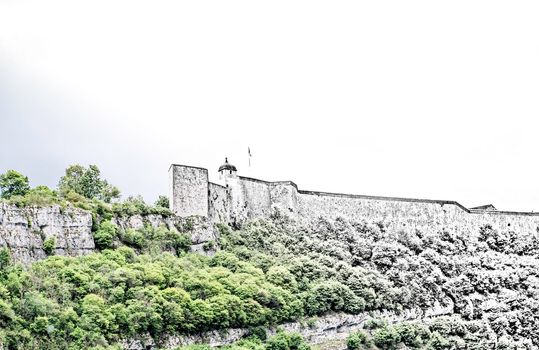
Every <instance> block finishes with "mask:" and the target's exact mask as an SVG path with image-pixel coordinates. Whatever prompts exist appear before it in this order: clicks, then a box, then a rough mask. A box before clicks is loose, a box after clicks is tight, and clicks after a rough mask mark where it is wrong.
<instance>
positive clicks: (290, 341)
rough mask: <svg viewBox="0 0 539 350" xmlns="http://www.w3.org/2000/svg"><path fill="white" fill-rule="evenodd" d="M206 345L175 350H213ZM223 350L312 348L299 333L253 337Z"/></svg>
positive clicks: (295, 349)
mask: <svg viewBox="0 0 539 350" xmlns="http://www.w3.org/2000/svg"><path fill="white" fill-rule="evenodd" d="M211 349H212V348H211V347H210V346H209V345H206V344H197V345H190V346H184V347H179V348H176V349H174V350H211ZM220 349H222V350H310V346H309V345H308V344H307V343H306V342H305V340H304V339H303V338H302V337H301V336H300V335H299V334H298V333H288V332H282V331H280V332H277V334H276V335H274V336H272V337H269V338H266V333H265V332H264V333H263V336H256V335H251V336H248V337H246V338H243V339H241V340H239V341H237V342H235V343H233V344H230V345H225V346H222V347H220Z"/></svg>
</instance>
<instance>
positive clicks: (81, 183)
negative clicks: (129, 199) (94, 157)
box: [58, 164, 120, 203]
mask: <svg viewBox="0 0 539 350" xmlns="http://www.w3.org/2000/svg"><path fill="white" fill-rule="evenodd" d="M58 190H59V191H60V192H61V193H68V192H75V193H77V194H80V195H81V196H84V197H86V198H88V199H94V198H95V199H100V200H102V201H104V202H106V203H110V201H111V200H112V199H116V198H119V197H120V190H119V189H118V188H117V187H115V186H112V185H110V184H109V183H108V182H107V180H104V179H101V171H100V170H99V168H98V167H97V166H95V165H90V166H89V167H88V168H86V167H84V166H82V165H79V164H74V165H71V166H69V167H68V168H67V169H66V171H65V175H64V176H62V178H61V179H60V182H59V183H58Z"/></svg>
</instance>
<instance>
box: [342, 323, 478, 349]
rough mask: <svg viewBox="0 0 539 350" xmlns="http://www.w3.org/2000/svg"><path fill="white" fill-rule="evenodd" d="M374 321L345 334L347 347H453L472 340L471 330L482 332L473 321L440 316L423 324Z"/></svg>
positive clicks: (459, 346) (472, 331)
mask: <svg viewBox="0 0 539 350" xmlns="http://www.w3.org/2000/svg"><path fill="white" fill-rule="evenodd" d="M371 320H372V319H371ZM374 321H375V322H371V323H369V324H368V325H367V324H364V325H363V328H364V329H363V330H359V331H356V332H353V333H351V334H350V335H349V336H348V338H347V339H346V345H347V349H348V350H367V349H382V350H394V349H400V348H406V349H424V350H439V349H455V348H462V345H463V344H466V342H465V340H464V339H463V338H466V337H469V338H470V339H473V335H472V334H473V333H479V334H481V335H484V333H483V332H484V330H482V329H481V327H478V325H477V324H475V323H474V322H463V321H461V320H459V319H452V318H444V317H440V318H437V319H433V320H430V321H427V322H426V324H420V323H415V322H402V323H397V324H394V325H388V324H387V323H385V322H383V321H381V320H374ZM373 327H374V328H373ZM479 348H481V345H479V347H478V349H479Z"/></svg>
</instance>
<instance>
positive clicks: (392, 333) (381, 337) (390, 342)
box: [373, 326, 401, 350]
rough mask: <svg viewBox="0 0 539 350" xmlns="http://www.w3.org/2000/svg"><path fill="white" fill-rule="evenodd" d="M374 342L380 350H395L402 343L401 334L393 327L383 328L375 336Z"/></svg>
mask: <svg viewBox="0 0 539 350" xmlns="http://www.w3.org/2000/svg"><path fill="white" fill-rule="evenodd" d="M373 341H374V344H376V346H378V347H379V348H380V349H387V350H393V349H395V348H396V347H397V343H399V342H400V341H401V338H400V335H399V333H398V332H397V331H396V330H395V328H393V327H388V326H385V327H382V328H380V329H377V330H376V331H375V332H374V334H373Z"/></svg>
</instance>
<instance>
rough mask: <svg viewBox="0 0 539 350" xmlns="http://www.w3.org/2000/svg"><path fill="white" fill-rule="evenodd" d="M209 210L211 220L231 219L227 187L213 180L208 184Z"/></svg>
mask: <svg viewBox="0 0 539 350" xmlns="http://www.w3.org/2000/svg"><path fill="white" fill-rule="evenodd" d="M208 196H209V208H208V209H209V212H208V216H209V219H210V221H211V222H228V220H229V219H230V206H229V203H230V197H229V193H228V191H227V188H226V187H224V186H221V185H218V184H214V183H212V182H210V183H209V186H208Z"/></svg>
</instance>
